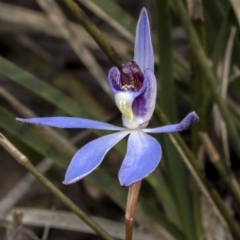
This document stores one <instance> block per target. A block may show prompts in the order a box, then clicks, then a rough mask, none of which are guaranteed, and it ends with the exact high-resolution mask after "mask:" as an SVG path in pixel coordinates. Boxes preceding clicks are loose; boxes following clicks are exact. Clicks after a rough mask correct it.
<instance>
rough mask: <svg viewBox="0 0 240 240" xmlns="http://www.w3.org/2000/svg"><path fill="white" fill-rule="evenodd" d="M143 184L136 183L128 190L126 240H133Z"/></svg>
mask: <svg viewBox="0 0 240 240" xmlns="http://www.w3.org/2000/svg"><path fill="white" fill-rule="evenodd" d="M141 183H142V181H138V182H135V183H133V184H132V185H130V186H129V189H128V198H127V205H126V213H125V240H132V229H133V223H134V219H135V212H136V207H137V200H138V195H139V191H140V188H141Z"/></svg>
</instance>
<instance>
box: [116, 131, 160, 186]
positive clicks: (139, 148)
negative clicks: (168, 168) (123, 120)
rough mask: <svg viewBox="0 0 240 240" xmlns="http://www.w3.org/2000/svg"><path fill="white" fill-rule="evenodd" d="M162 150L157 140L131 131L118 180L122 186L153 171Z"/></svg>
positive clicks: (139, 132)
mask: <svg viewBox="0 0 240 240" xmlns="http://www.w3.org/2000/svg"><path fill="white" fill-rule="evenodd" d="M161 156H162V150H161V146H160V144H159V143H158V142H157V140H156V139H155V138H153V137H151V136H149V135H147V134H145V133H143V132H141V131H133V132H132V133H131V134H130V136H129V139H128V146H127V154H126V156H125V158H124V160H123V163H122V166H121V168H120V171H119V174H118V178H119V181H120V184H121V185H122V186H129V185H131V184H132V183H134V182H137V181H139V180H141V179H143V178H145V177H146V176H147V175H149V174H150V173H151V172H152V171H154V170H155V168H156V167H157V165H158V164H159V162H160V159H161Z"/></svg>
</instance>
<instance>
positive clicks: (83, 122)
mask: <svg viewBox="0 0 240 240" xmlns="http://www.w3.org/2000/svg"><path fill="white" fill-rule="evenodd" d="M16 119H17V120H18V121H19V122H22V123H28V124H37V125H44V126H48V127H57V128H90V129H101V130H114V131H121V130H124V129H125V128H122V127H117V126H114V125H112V124H109V123H105V122H99V121H95V120H90V119H85V118H75V117H41V118H16Z"/></svg>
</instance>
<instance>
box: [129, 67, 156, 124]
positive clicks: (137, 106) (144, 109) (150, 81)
mask: <svg viewBox="0 0 240 240" xmlns="http://www.w3.org/2000/svg"><path fill="white" fill-rule="evenodd" d="M144 84H146V89H145V91H142V93H141V94H140V95H139V96H138V97H137V98H135V100H134V102H133V105H132V109H133V113H134V116H135V119H134V120H135V121H136V122H138V125H141V124H143V123H145V122H148V121H149V120H150V119H151V117H152V114H153V111H154V108H155V103H156V97H157V81H156V78H155V75H154V73H153V72H152V71H151V70H150V69H146V70H145V71H144Z"/></svg>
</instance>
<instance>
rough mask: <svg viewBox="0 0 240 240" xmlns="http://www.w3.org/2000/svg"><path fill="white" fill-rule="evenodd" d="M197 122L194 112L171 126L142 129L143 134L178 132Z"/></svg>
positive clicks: (197, 118)
mask: <svg viewBox="0 0 240 240" xmlns="http://www.w3.org/2000/svg"><path fill="white" fill-rule="evenodd" d="M198 121H199V117H198V115H197V114H196V113H195V112H191V113H189V114H188V115H187V116H186V117H185V118H184V119H183V120H182V121H181V122H180V123H178V124H171V125H167V126H163V127H158V128H146V129H143V132H146V133H173V132H180V131H184V130H186V129H188V128H189V127H191V126H192V125H193V124H195V123H196V122H198Z"/></svg>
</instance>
